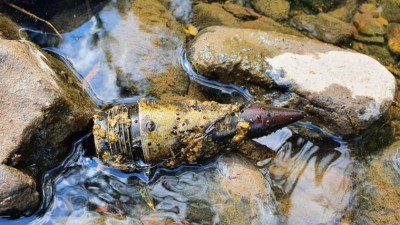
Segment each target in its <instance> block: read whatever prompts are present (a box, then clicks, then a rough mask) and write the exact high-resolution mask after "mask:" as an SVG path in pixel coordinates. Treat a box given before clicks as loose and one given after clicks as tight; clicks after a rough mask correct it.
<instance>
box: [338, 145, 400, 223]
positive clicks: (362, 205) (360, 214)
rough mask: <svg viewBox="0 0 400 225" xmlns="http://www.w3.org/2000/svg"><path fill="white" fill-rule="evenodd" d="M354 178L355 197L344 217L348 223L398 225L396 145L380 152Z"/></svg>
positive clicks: (399, 159)
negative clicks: (363, 171)
mask: <svg viewBox="0 0 400 225" xmlns="http://www.w3.org/2000/svg"><path fill="white" fill-rule="evenodd" d="M359 176H360V177H358V179H359V182H358V183H357V186H356V191H357V194H356V195H355V197H354V198H353V199H352V200H351V204H350V207H349V208H350V210H349V211H348V212H347V213H346V215H345V217H344V221H345V222H349V223H350V224H376V225H384V224H398V223H399V222H400V214H399V212H400V205H399V202H400V180H399V176H400V142H399V141H397V142H395V143H393V144H392V145H391V146H389V147H387V148H385V149H383V150H382V151H381V152H380V153H378V155H376V156H374V158H373V160H372V161H371V163H370V164H369V166H368V167H367V168H366V172H365V174H361V175H359Z"/></svg>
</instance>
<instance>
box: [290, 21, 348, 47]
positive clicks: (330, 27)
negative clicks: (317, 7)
mask: <svg viewBox="0 0 400 225" xmlns="http://www.w3.org/2000/svg"><path fill="white" fill-rule="evenodd" d="M291 23H292V25H293V26H294V27H296V28H297V29H299V30H303V31H306V32H308V33H309V34H311V35H312V36H314V37H316V38H318V39H319V40H321V41H324V42H327V43H331V44H340V43H348V42H349V41H350V38H351V37H352V36H353V27H352V26H351V25H350V24H348V23H345V22H343V21H341V20H339V19H336V18H334V17H332V16H330V15H328V14H324V13H320V14H318V15H316V16H314V15H299V16H294V17H293V18H292V20H291Z"/></svg>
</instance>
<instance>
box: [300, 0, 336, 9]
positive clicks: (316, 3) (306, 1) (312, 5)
mask: <svg viewBox="0 0 400 225" xmlns="http://www.w3.org/2000/svg"><path fill="white" fill-rule="evenodd" d="M292 2H293V3H296V2H297V4H299V5H301V6H303V7H306V8H308V9H309V10H311V11H314V12H326V11H328V10H332V9H334V8H335V7H337V6H338V5H340V4H341V3H343V2H344V1H343V0H326V1H324V0H300V1H292Z"/></svg>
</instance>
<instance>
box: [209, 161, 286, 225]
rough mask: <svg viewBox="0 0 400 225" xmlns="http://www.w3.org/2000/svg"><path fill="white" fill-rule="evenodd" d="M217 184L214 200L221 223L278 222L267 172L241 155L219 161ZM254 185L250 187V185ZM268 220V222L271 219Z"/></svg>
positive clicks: (211, 195) (212, 197)
mask: <svg viewBox="0 0 400 225" xmlns="http://www.w3.org/2000/svg"><path fill="white" fill-rule="evenodd" d="M217 166H218V171H219V174H218V175H217V176H216V177H215V180H216V184H212V185H210V190H209V196H210V199H213V200H214V201H216V205H221V203H224V202H225V203H228V205H225V206H224V207H220V208H218V211H219V213H220V219H221V224H233V223H235V224H243V225H244V224H265V223H267V224H274V223H277V222H278V221H279V218H278V217H277V216H276V213H277V209H276V208H273V207H274V206H275V203H274V198H273V194H272V192H271V189H270V187H269V186H268V185H267V184H268V183H266V181H265V178H264V176H263V174H261V173H260V172H259V171H258V170H257V168H256V167H255V166H254V165H252V164H251V163H250V162H249V161H246V160H245V159H244V158H242V157H240V156H238V155H233V154H230V155H225V156H223V157H221V158H220V159H219V160H218V165H217ZM249 185H250V186H249ZM267 221H268V222H267Z"/></svg>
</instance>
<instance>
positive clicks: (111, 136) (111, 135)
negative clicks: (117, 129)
mask: <svg viewBox="0 0 400 225" xmlns="http://www.w3.org/2000/svg"><path fill="white" fill-rule="evenodd" d="M107 140H108V142H110V143H115V142H117V141H118V136H117V134H115V133H114V132H110V133H109V134H108V135H107Z"/></svg>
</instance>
